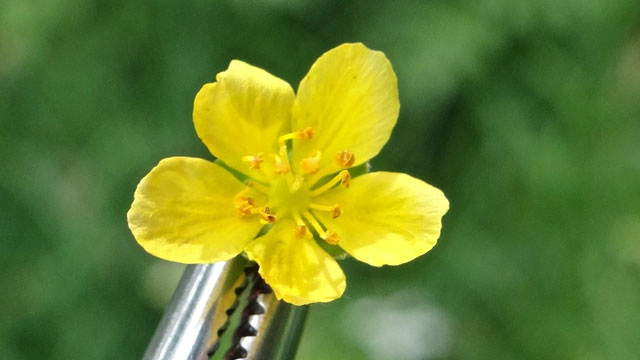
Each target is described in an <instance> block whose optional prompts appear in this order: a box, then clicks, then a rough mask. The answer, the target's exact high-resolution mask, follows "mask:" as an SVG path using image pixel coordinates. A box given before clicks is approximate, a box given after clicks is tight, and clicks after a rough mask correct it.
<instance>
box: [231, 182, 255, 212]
mask: <svg viewBox="0 0 640 360" xmlns="http://www.w3.org/2000/svg"><path fill="white" fill-rule="evenodd" d="M248 193H249V188H248V187H247V188H244V190H242V191H240V192H239V193H238V194H237V195H236V196H235V197H234V199H233V201H234V205H235V207H236V210H238V215H240V216H249V215H251V214H253V205H254V200H253V199H252V198H250V197H248V196H246V195H247V194H248Z"/></svg>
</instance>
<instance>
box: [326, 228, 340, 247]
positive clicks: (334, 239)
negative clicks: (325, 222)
mask: <svg viewBox="0 0 640 360" xmlns="http://www.w3.org/2000/svg"><path fill="white" fill-rule="evenodd" d="M322 240H324V241H325V242H326V243H327V244H331V245H338V243H339V242H340V236H339V235H338V233H335V232H333V231H331V230H327V231H326V232H325V233H324V235H323V236H322Z"/></svg>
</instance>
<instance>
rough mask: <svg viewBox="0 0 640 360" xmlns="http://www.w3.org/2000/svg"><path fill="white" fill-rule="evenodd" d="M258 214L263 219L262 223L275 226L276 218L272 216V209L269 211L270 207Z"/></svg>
mask: <svg viewBox="0 0 640 360" xmlns="http://www.w3.org/2000/svg"><path fill="white" fill-rule="evenodd" d="M258 214H260V218H261V219H262V220H260V222H262V223H263V224H273V223H274V222H276V217H275V216H274V215H273V214H271V209H269V207H268V206H265V207H263V208H262V209H260V210H259V211H258Z"/></svg>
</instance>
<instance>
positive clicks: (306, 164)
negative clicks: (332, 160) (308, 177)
mask: <svg viewBox="0 0 640 360" xmlns="http://www.w3.org/2000/svg"><path fill="white" fill-rule="evenodd" d="M320 156H321V153H320V151H316V154H315V156H313V157H308V158H306V159H302V161H301V162H300V166H302V171H304V173H305V174H315V173H317V172H318V170H319V169H320V167H319V162H320Z"/></svg>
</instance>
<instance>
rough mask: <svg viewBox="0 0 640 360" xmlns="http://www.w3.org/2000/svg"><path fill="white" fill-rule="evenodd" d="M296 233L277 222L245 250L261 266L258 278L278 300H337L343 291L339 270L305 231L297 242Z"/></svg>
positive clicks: (291, 225) (285, 221)
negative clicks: (262, 280)
mask: <svg viewBox="0 0 640 360" xmlns="http://www.w3.org/2000/svg"><path fill="white" fill-rule="evenodd" d="M295 230H296V225H295V224H294V223H293V222H292V221H291V220H288V219H283V220H281V221H278V222H276V223H275V224H274V226H273V228H272V229H271V230H269V232H267V234H266V235H264V236H262V237H260V238H258V239H256V240H255V241H253V242H251V243H250V244H249V245H248V246H247V247H246V249H245V251H246V252H247V255H248V256H249V259H251V260H253V261H255V262H257V263H258V265H260V270H259V272H260V275H261V276H262V277H263V278H264V279H265V281H266V282H267V284H269V286H271V288H272V289H273V291H274V293H275V294H276V297H277V298H278V299H283V300H284V301H286V302H288V303H291V304H294V305H304V304H309V303H314V302H328V301H331V300H334V299H337V298H339V297H340V296H341V295H342V293H343V292H344V289H345V287H346V279H345V276H344V273H343V272H342V269H340V266H339V265H338V263H337V262H336V261H335V260H334V259H333V258H332V257H331V256H329V255H328V254H327V253H326V252H325V251H324V250H322V248H320V246H319V245H318V244H317V243H316V242H315V240H313V238H312V237H311V235H310V234H309V233H308V231H307V236H305V237H304V238H302V239H297V238H296V235H295V233H296V232H295Z"/></svg>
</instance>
